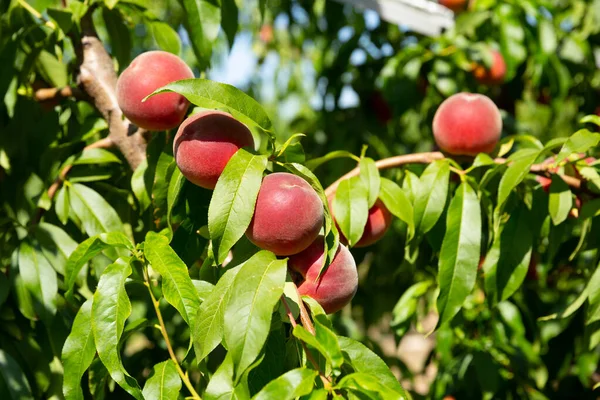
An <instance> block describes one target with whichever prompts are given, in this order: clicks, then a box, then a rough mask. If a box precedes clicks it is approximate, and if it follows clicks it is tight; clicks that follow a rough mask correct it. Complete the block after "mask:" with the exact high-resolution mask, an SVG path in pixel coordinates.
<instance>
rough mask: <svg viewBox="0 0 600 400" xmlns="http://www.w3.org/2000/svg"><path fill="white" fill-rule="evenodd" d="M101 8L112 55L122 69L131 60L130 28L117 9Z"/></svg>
mask: <svg viewBox="0 0 600 400" xmlns="http://www.w3.org/2000/svg"><path fill="white" fill-rule="evenodd" d="M110 8H111V7H109V8H103V9H102V18H104V24H105V26H106V31H107V33H108V39H109V42H110V48H111V53H112V55H113V56H114V57H115V58H116V59H117V61H118V62H119V69H121V70H122V69H124V68H125V67H126V66H127V65H128V64H129V62H130V61H131V48H132V40H131V29H130V28H129V27H128V26H127V25H126V24H125V21H124V19H123V15H121V11H119V10H118V9H112V10H111V9H110Z"/></svg>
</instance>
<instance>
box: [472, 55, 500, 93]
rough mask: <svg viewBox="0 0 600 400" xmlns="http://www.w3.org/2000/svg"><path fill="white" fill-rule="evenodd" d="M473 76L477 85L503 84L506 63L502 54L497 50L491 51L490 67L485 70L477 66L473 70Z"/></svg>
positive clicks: (481, 66)
mask: <svg viewBox="0 0 600 400" xmlns="http://www.w3.org/2000/svg"><path fill="white" fill-rule="evenodd" d="M473 75H474V76H475V79H477V81H478V82H479V83H482V84H484V85H498V84H501V83H502V82H504V77H505V76H506V62H505V61H504V57H502V53H500V52H499V51H498V50H492V66H491V67H490V68H486V67H485V66H484V65H480V64H477V65H475V68H474V69H473Z"/></svg>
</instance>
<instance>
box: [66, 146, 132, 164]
mask: <svg viewBox="0 0 600 400" xmlns="http://www.w3.org/2000/svg"><path fill="white" fill-rule="evenodd" d="M103 163H118V164H120V163H121V160H119V157H117V156H115V155H114V154H113V153H111V152H110V151H108V150H105V149H87V150H84V151H83V152H82V153H81V155H80V156H79V157H77V158H75V159H74V160H73V163H72V164H73V165H88V164H103Z"/></svg>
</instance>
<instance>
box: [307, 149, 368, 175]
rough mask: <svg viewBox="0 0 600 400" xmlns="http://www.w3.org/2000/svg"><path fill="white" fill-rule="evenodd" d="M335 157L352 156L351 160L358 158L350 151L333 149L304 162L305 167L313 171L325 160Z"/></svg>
mask: <svg viewBox="0 0 600 400" xmlns="http://www.w3.org/2000/svg"><path fill="white" fill-rule="evenodd" d="M336 158H352V159H353V160H356V161H358V160H359V158H358V157H356V156H355V155H354V154H352V153H350V152H349V151H346V150H335V151H332V152H329V153H327V154H326V155H324V156H323V157H318V158H313V159H312V160H308V161H307V162H306V168H308V169H310V170H311V171H314V170H315V169H317V168H318V167H319V166H321V165H323V164H324V163H326V162H327V161H331V160H335V159H336Z"/></svg>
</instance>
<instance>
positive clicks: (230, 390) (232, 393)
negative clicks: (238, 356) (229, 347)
mask: <svg viewBox="0 0 600 400" xmlns="http://www.w3.org/2000/svg"><path fill="white" fill-rule="evenodd" d="M236 392H237V391H236V387H235V384H234V382H233V361H232V360H231V353H227V354H226V355H225V359H224V360H223V362H222V363H221V365H219V368H217V370H216V371H215V373H214V374H213V375H212V376H211V378H210V381H209V382H208V386H207V387H206V391H205V392H204V396H203V399H205V400H247V399H248V398H250V395H249V394H248V395H245V396H238V393H236Z"/></svg>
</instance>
